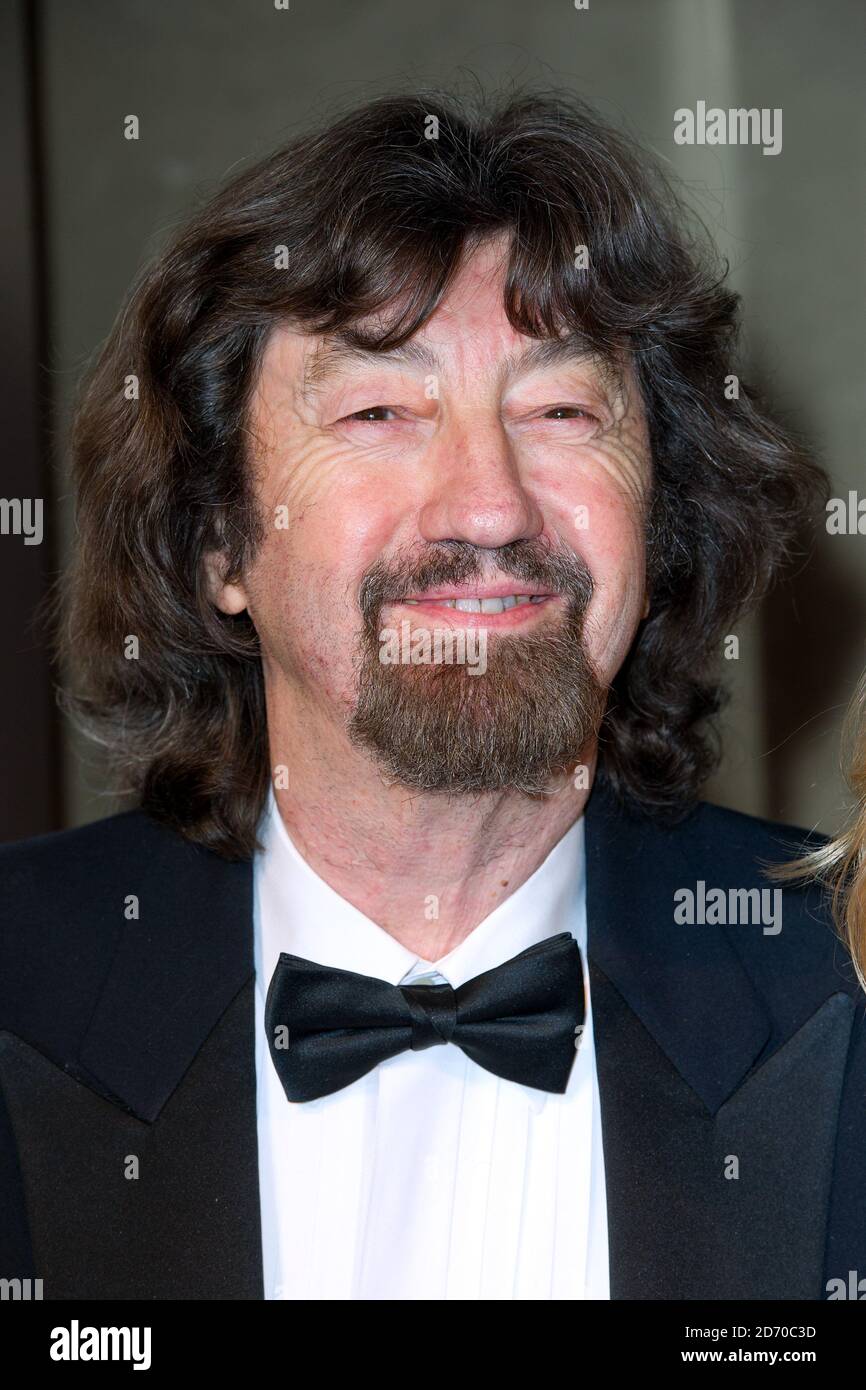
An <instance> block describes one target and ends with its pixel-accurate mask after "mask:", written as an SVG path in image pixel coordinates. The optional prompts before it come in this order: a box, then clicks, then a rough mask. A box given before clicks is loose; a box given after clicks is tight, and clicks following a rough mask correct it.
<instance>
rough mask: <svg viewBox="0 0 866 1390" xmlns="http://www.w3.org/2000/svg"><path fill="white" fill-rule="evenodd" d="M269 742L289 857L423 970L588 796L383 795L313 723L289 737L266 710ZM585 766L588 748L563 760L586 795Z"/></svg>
mask: <svg viewBox="0 0 866 1390" xmlns="http://www.w3.org/2000/svg"><path fill="white" fill-rule="evenodd" d="M317 723H318V724H319V726H320V727H315V725H316V724H317ZM301 729H302V732H301ZM269 737H270V757H271V767H272V769H273V768H277V767H279V766H284V767H286V768H287V769H288V771H287V775H286V777H285V779H280V778H279V777H278V778H277V779H276V780H275V784H274V794H275V797H276V802H277V806H278V809H279V813H280V816H281V817H282V820H283V822H284V824H285V826H286V829H287V831H288V833H289V835H290V836H291V839H292V841H293V843H294V845H295V846H296V848H297V849H298V851H299V852H300V853H301V854H302V855H303V857H304V858H305V859H306V861H307V863H308V864H309V865H310V867H311V868H312V869H313V870H314V871H315V872H316V873H317V874H318V875H319V876H320V877H321V878H323V879H324V880H325V882H326V883H328V884H329V885H330V887H331V888H333V889H334V891H335V892H337V893H339V894H340V896H341V897H343V898H345V899H346V900H347V901H348V902H350V903H351V904H352V905H353V906H354V907H356V908H357V909H358V910H359V911H360V912H363V913H364V915H365V916H366V917H369V918H371V920H372V921H374V922H376V923H378V925H379V926H381V927H382V928H383V929H384V930H385V931H387V932H389V933H390V935H391V936H393V937H394V938H395V939H396V940H397V941H399V942H400V943H401V945H403V946H405V947H406V948H407V949H409V950H412V951H414V952H416V953H417V954H418V955H419V956H422V957H423V958H424V959H426V960H438V959H439V958H440V957H442V956H443V955H445V954H447V952H448V951H451V950H453V949H454V947H455V946H457V945H459V943H460V942H461V941H462V940H463V939H464V938H465V937H466V936H468V935H469V933H470V932H471V931H472V930H473V928H475V927H476V926H477V925H478V924H479V922H481V921H483V920H484V918H485V917H488V916H489V915H490V913H491V912H493V911H494V909H495V908H497V907H498V906H499V904H500V903H502V902H504V901H505V899H506V898H508V897H509V896H510V895H511V894H512V893H514V892H515V891H516V890H517V889H518V888H519V887H520V886H521V884H522V883H524V882H525V881H526V880H527V879H528V878H529V877H530V876H531V875H532V874H533V873H534V872H535V870H536V869H537V868H538V867H539V865H540V864H541V863H542V862H543V860H544V859H545V858H546V857H547V855H548V854H549V853H550V851H551V850H552V849H553V847H554V845H555V844H557V842H558V841H559V840H560V839H561V838H562V836H563V835H564V834H565V833H566V831H567V830H568V829H569V828H570V827H571V826H572V825H573V824H574V823H575V821H576V820H577V819H578V817H579V816H580V815H581V814H582V813H583V809H584V806H585V804H586V800H587V797H588V795H589V791H588V790H587V789H585V788H579V789H578V788H576V787H575V786H574V783H573V779H572V776H571V775H568V776H566V775H563V776H562V777H560V778H558V779H556V780H555V781H554V782H552V783H551V789H550V791H549V793H548V794H547V795H546V796H544V797H526V796H524V795H523V794H521V793H517V792H514V791H501V792H496V793H486V794H483V795H472V796H467V795H463V794H461V795H455V796H448V795H447V794H445V793H432V794H431V793H429V792H416V791H413V790H410V789H407V788H405V787H399V786H389V785H386V784H385V782H384V781H383V778H382V776H381V773H380V772H379V770H378V768H377V767H376V765H375V763H374V761H373V759H372V758H371V756H370V755H368V754H366V753H364V752H362V751H361V750H359V749H356V748H354V747H353V746H352V745H351V744H350V743H349V742H348V739H342V740H341V739H340V738H339V737H334V735H333V733H332V732H331V731H329V730H327V729H325V728H323V727H321V720H320V719H319V720H317V719H316V716H315V714H314V715H313V716H312V722H311V721H310V720H309V719H307V718H305V720H304V722H303V724H302V725H299V724H298V723H297V722H296V721H294V720H290V719H288V718H285V717H283V718H281V716H280V712H279V711H278V710H273V709H272V710H271V711H269ZM596 757H597V746H596V744H595V741H593V744H592V747H591V748H587V749H586V750H584V752H583V754H582V756H581V757H580V758H577V759H575V762H576V763H580V764H582V765H583V766H585V767H586V768H587V769H588V777H587V779H585V780H588V781H589V782H590V783H591V781H592V777H593V775H594V771H595V764H596ZM283 780H285V782H286V783H287V785H285V786H283V785H282V781H283Z"/></svg>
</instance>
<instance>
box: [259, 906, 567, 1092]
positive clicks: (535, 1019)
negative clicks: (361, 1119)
mask: <svg viewBox="0 0 866 1390" xmlns="http://www.w3.org/2000/svg"><path fill="white" fill-rule="evenodd" d="M583 1014H584V1000H583V970H582V967H581V961H580V949H579V947H578V945H577V942H576V941H575V939H574V937H573V936H570V935H569V933H568V932H561V933H560V934H559V935H558V936H551V937H548V939H547V940H546V941H540V942H539V943H538V944H537V945H536V946H530V947H529V949H528V950H527V951H521V953H520V955H519V956H514V958H513V959H512V960H507V961H505V963H504V964H503V965H498V966H497V967H496V969H495V970H485V971H484V973H483V974H482V975H476V976H475V978H474V979H473V980H467V981H466V983H465V984H463V985H460V987H459V988H458V989H452V987H451V985H448V984H444V985H391V984H389V983H388V981H387V980H377V979H375V978H374V977H372V976H370V975H356V974H355V972H354V971H352V970H335V969H332V968H331V967H330V966H327V965H317V964H316V962H315V961H311V960H303V959H302V958H301V957H300V956H289V955H286V953H285V952H283V953H282V954H281V956H280V959H279V961H278V963H277V968H276V970H275V971H274V975H273V979H272V980H271V983H270V988H269V989H268V998H267V1004H266V1007H265V1026H266V1028H267V1033H268V1046H269V1048H270V1052H271V1057H272V1058H273V1060H274V1066H275V1067H276V1069H277V1073H278V1075H279V1078H280V1081H281V1082H282V1084H283V1089H284V1090H285V1093H286V1095H287V1096H288V1098H289V1100H291V1101H303V1100H316V1099H317V1098H318V1097H319V1096H326V1095H329V1094H330V1093H331V1092H332V1091H339V1090H341V1089H342V1088H343V1087H344V1086H348V1085H350V1084H351V1083H352V1082H353V1081H357V1080H358V1078H359V1077H361V1076H365V1075H366V1073H367V1072H368V1071H372V1069H373V1067H375V1066H377V1065H378V1064H379V1062H384V1061H385V1059H386V1058H387V1057H396V1056H397V1054H398V1053H399V1052H405V1051H406V1050H407V1048H411V1049H412V1051H413V1052H420V1051H421V1050H422V1049H423V1048H425V1047H435V1046H436V1045H437V1044H439V1043H448V1042H453V1043H456V1044H457V1046H458V1047H460V1048H462V1049H463V1051H464V1052H465V1053H466V1055H467V1057H471V1058H472V1061H473V1062H477V1063H478V1065H479V1066H480V1067H485V1068H486V1069H487V1071H492V1072H494V1073H495V1074H496V1075H497V1076H503V1077H505V1078H506V1080H508V1081H519V1082H521V1083H522V1084H523V1085H524V1086H535V1087H536V1088H537V1089H538V1090H541V1091H558V1092H560V1093H562V1092H563V1091H564V1090H565V1088H566V1086H567V1084H568V1077H569V1074H570V1072H571V1067H572V1063H573V1061H574V1055H575V1048H576V1046H577V1043H578V1041H579V1031H578V1030H579V1026H580V1025H581V1024H582V1023H583Z"/></svg>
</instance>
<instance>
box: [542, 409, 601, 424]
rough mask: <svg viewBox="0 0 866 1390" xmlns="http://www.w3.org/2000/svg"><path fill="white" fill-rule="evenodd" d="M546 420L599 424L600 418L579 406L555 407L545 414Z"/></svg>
mask: <svg viewBox="0 0 866 1390" xmlns="http://www.w3.org/2000/svg"><path fill="white" fill-rule="evenodd" d="M544 418H545V420H589V422H590V423H591V424H596V425H597V424H598V416H597V415H593V414H592V412H591V411H589V410H584V409H583V407H582V406H579V405H553V406H551V407H550V410H547V411H545V413H544Z"/></svg>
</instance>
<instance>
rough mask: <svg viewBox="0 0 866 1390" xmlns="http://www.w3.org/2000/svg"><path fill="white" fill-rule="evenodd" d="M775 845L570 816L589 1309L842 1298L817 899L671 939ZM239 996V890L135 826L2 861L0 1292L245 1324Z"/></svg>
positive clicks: (832, 1013) (844, 1064) (243, 946)
mask: <svg viewBox="0 0 866 1390" xmlns="http://www.w3.org/2000/svg"><path fill="white" fill-rule="evenodd" d="M795 839H796V832H794V831H792V830H791V829H790V828H786V827H783V826H778V825H772V824H769V823H767V822H763V821H758V820H755V819H752V818H751V817H747V816H742V815H739V814H737V813H735V812H731V811H725V810H720V809H719V808H717V807H712V806H709V805H702V806H700V807H699V808H698V809H697V810H696V811H695V812H694V813H693V814H692V815H690V816H689V817H688V818H687V819H686V820H685V821H684V822H681V823H680V824H679V825H678V826H677V827H675V828H673V829H660V828H658V827H653V826H651V825H649V824H648V823H646V822H644V821H640V820H637V819H632V818H631V817H629V816H628V815H626V814H624V813H622V812H621V811H619V810H618V808H617V807H616V805H615V803H614V802H613V799H612V797H611V796H610V794H609V793H608V792H607V791H606V790H605V788H604V787H603V786H597V787H596V788H595V789H594V790H593V792H592V795H591V797H590V801H589V804H588V807H587V813H586V844H587V915H588V929H589V947H588V950H589V960H590V981H591V991H592V1007H593V1018H594V1031H595V1047H596V1054H597V1065H598V1073H599V1087H600V1095H601V1112H602V1131H603V1142H604V1158H605V1177H606V1185H607V1206H608V1228H609V1246H610V1278H611V1296H612V1297H613V1298H616V1299H628V1298H632V1299H680V1298H685V1299H694V1298H709V1299H721V1298H734V1299H765V1298H766V1299H775V1298H794V1299H822V1298H826V1297H827V1281H828V1280H830V1279H834V1278H838V1279H842V1280H844V1281H845V1283H846V1286H847V1284H848V1281H849V1271H851V1270H856V1271H858V1272H859V1277H862V1276H864V1275H866V1029H864V998H863V995H862V992H861V991H859V989H858V986H857V983H856V976H855V974H854V971H853V968H852V965H851V962H850V960H849V958H848V956H847V953H846V952H845V950H844V948H843V947H842V945H841V944H840V943H839V941H838V939H837V938H836V936H835V935H834V933H833V931H832V928H831V926H830V923H829V920H828V917H827V915H826V909H825V907H824V905H823V904H822V901H821V899H820V897H819V895H818V893H817V891H816V890H814V889H810V890H807V891H804V890H800V889H786V890H785V893H784V913H783V919H782V930H781V932H779V933H778V934H777V935H771V934H768V933H766V932H765V931H764V930H763V928H762V926H761V925H760V924H755V925H751V924H739V925H737V924H734V925H728V926H721V925H709V924H706V923H705V924H700V923H695V924H694V925H678V924H677V923H676V922H675V921H674V907H675V899H674V894H675V892H676V891H677V890H678V889H683V888H690V889H691V890H692V891H699V890H698V889H697V885H698V882H699V881H703V883H704V884H705V886H706V891H707V892H709V890H710V888H721V889H723V890H729V889H748V888H752V887H758V888H760V887H762V886H763V887H766V886H767V880H766V879H765V878H763V877H762V875H761V861H764V862H768V861H769V862H773V861H778V860H779V859H781V858H784V857H785V856H786V854H790V852H791V849H790V846H791V842H792V840H795ZM133 894H134V895H135V896H136V897H137V898H138V901H139V916H138V919H137V920H127V918H126V916H125V914H124V909H125V904H126V902H127V900H128V898H129V896H130V895H133ZM253 979H254V971H253V929H252V865H251V863H249V862H246V863H228V862H226V861H224V860H222V859H220V858H218V857H217V856H216V855H214V854H212V853H210V852H209V851H206V850H201V849H198V848H196V847H193V846H191V845H189V844H188V843H187V842H185V841H184V840H183V839H182V838H181V837H180V836H178V835H177V834H175V833H174V832H172V831H170V830H168V829H166V828H164V827H163V826H161V825H159V824H157V823H156V822H154V821H153V820H151V819H150V818H149V817H148V816H146V815H145V814H143V813H142V812H140V811H132V812H127V813H125V814H122V815H118V816H113V817H110V818H109V819H107V820H103V821H101V822H98V823H97V824H94V825H88V826H85V827H83V828H81V829H77V830H73V831H65V832H62V833H59V834H55V835H47V836H43V837H40V838H38V839H35V840H29V841H25V842H23V843H20V844H13V845H6V846H4V847H2V848H0V1203H2V1223H0V1277H3V1278H41V1279H42V1280H43V1294H44V1297H45V1298H47V1299H62V1298H93V1299H109V1298H121V1299H126V1298H129V1299H138V1298H141V1299H152V1298H169V1299H260V1298H262V1297H263V1286H262V1257H261V1229H260V1213H259V1197H258V1156H257V1137H256V1077H255V1060H254V1036H253V1034H254V1025H253ZM136 1160H137V1174H138V1176H137V1177H133V1176H127V1175H128V1174H132V1173H134V1172H135V1171H136V1163H135V1161H136ZM734 1172H738V1176H736V1177H735V1176H733V1174H734Z"/></svg>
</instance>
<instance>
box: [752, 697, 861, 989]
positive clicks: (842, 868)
mask: <svg viewBox="0 0 866 1390" xmlns="http://www.w3.org/2000/svg"><path fill="white" fill-rule="evenodd" d="M842 746H843V757H842V766H843V770H844V773H845V780H846V782H847V784H848V788H849V790H850V792H851V795H852V799H853V806H852V811H851V814H850V816H849V818H848V824H847V825H846V826H845V828H844V829H843V830H842V831H840V833H839V834H838V835H836V836H835V837H833V838H832V839H828V840H827V841H826V842H825V843H824V844H822V845H819V846H818V847H817V848H816V849H812V850H809V851H808V853H806V854H804V855H801V856H800V857H799V858H798V859H794V860H790V861H788V862H786V863H783V864H776V865H773V866H772V867H771V869H770V877H772V878H776V879H782V880H794V881H796V882H803V881H806V880H812V879H815V880H817V881H818V882H819V883H821V884H823V885H824V887H825V888H826V889H827V890H828V892H829V894H830V902H831V906H832V911H833V916H834V919H835V922H836V925H837V927H838V929H839V933H840V935H841V937H842V939H843V940H844V942H845V945H846V946H847V947H848V950H849V952H850V954H851V959H852V961H853V962H854V968H855V970H856V972H857V978H858V980H859V981H860V984H861V985H862V986H863V989H864V990H866V671H864V673H863V676H862V677H861V680H860V684H859V686H858V688H857V692H856V694H855V696H854V698H853V700H852V701H851V704H850V707H849V709H848V713H847V715H846V717H845V725H844V728H843V731H842Z"/></svg>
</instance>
